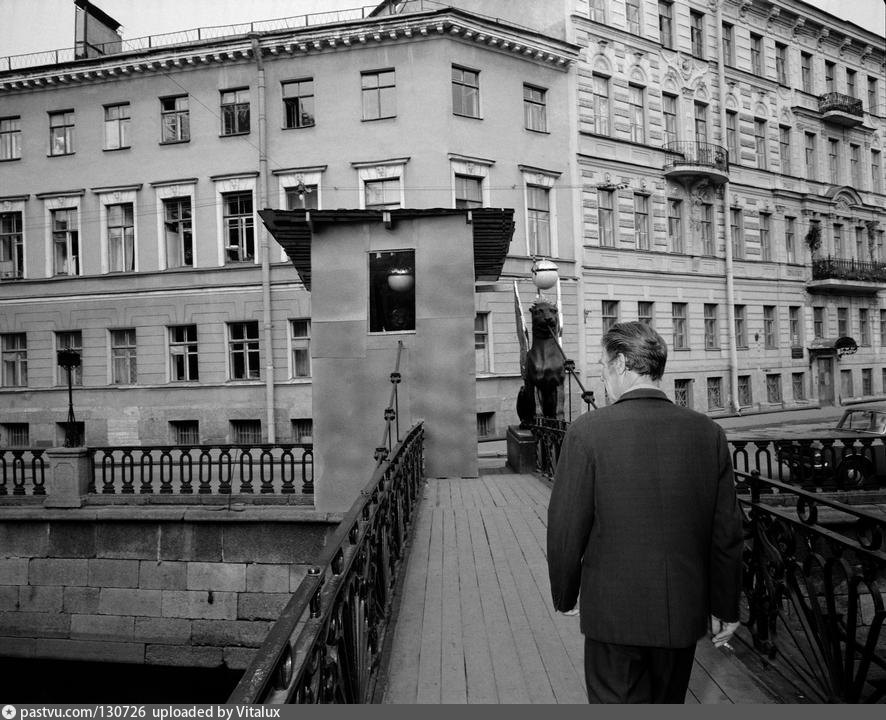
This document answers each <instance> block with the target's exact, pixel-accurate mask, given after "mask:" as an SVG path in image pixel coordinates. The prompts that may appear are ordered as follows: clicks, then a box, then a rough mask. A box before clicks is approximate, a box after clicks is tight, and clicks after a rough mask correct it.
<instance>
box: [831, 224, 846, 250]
mask: <svg viewBox="0 0 886 720" xmlns="http://www.w3.org/2000/svg"><path fill="white" fill-rule="evenodd" d="M834 255H836V256H837V257H838V258H846V259H848V258H849V253H847V252H846V248H845V247H844V246H843V226H842V225H840V224H837V223H835V224H834Z"/></svg>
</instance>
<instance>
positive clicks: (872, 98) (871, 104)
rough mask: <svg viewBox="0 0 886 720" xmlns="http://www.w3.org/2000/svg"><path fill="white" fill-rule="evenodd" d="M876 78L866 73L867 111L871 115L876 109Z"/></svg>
mask: <svg viewBox="0 0 886 720" xmlns="http://www.w3.org/2000/svg"><path fill="white" fill-rule="evenodd" d="M878 105H879V103H878V102H877V78H875V77H871V76H870V75H868V112H869V113H871V114H872V115H873V114H875V113H876V112H877V110H878Z"/></svg>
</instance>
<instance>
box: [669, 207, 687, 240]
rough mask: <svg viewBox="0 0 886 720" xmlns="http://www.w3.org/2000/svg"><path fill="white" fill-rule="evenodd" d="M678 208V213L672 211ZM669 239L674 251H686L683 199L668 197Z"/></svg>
mask: <svg viewBox="0 0 886 720" xmlns="http://www.w3.org/2000/svg"><path fill="white" fill-rule="evenodd" d="M675 209H676V211H677V212H676V213H674V212H672V211H673V210H675ZM667 213H668V217H667V221H668V240H669V245H670V250H671V252H673V253H685V252H686V243H685V240H684V237H683V200H682V199H681V198H672V197H669V198H667Z"/></svg>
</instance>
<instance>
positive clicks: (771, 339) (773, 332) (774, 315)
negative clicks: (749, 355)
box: [763, 305, 778, 350]
mask: <svg viewBox="0 0 886 720" xmlns="http://www.w3.org/2000/svg"><path fill="white" fill-rule="evenodd" d="M763 347H764V348H765V349H766V350H778V307H777V306H775V305H764V306H763Z"/></svg>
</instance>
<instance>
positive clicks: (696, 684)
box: [684, 639, 731, 705]
mask: <svg viewBox="0 0 886 720" xmlns="http://www.w3.org/2000/svg"><path fill="white" fill-rule="evenodd" d="M702 641H704V639H702ZM695 652H696V655H697V653H698V650H696V651H695ZM686 694H687V696H688V695H690V694H692V695H693V696H694V697H695V698H696V700H697V702H699V703H700V704H702V705H717V704H729V703H730V702H731V700H730V699H729V697H728V696H727V695H726V693H724V692H723V690H722V688H721V687H720V686H719V685H717V683H716V682H715V681H714V679H713V678H712V677H711V676H710V674H709V673H708V672H707V671H706V670H705V668H704V666H703V665H702V664H701V663H700V662H698V660H697V659H696V661H695V662H694V663H693V664H692V674H691V675H690V676H689V690H688V691H687V693H686ZM684 702H685V701H684Z"/></svg>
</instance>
